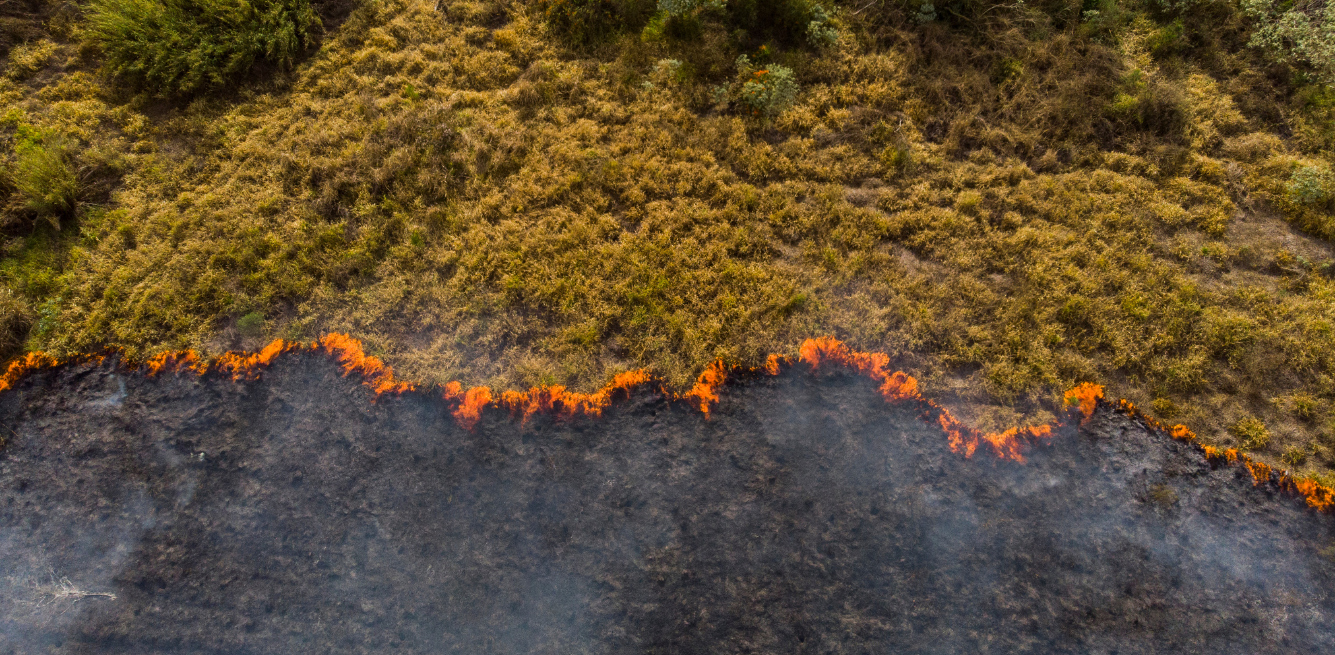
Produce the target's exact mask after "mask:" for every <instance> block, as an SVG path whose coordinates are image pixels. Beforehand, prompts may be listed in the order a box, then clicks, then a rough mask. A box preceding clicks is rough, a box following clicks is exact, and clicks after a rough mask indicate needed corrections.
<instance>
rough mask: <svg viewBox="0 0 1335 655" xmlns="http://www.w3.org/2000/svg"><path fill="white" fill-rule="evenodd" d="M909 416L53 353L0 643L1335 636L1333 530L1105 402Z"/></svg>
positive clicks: (1324, 649) (21, 461)
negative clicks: (1007, 448)
mask: <svg viewBox="0 0 1335 655" xmlns="http://www.w3.org/2000/svg"><path fill="white" fill-rule="evenodd" d="M914 411H915V410H912V409H909V408H906V407H903V406H896V405H891V404H887V403H886V402H884V401H883V400H882V399H881V398H880V397H879V396H878V395H877V393H876V390H875V388H874V386H873V385H872V383H871V382H869V381H867V380H865V379H863V378H859V377H855V376H851V375H847V374H825V375H820V376H818V375H814V374H812V373H809V372H807V371H806V370H791V371H788V372H785V373H783V374H782V375H779V376H777V377H757V378H755V379H751V380H746V381H742V382H739V383H736V384H732V385H730V386H729V387H728V388H726V389H725V390H724V393H723V400H722V403H721V405H720V406H719V407H718V409H717V410H716V411H715V412H714V414H713V415H712V416H711V417H709V418H706V417H704V416H703V415H702V414H701V413H700V412H699V411H697V410H694V409H692V408H690V407H688V406H686V405H684V404H680V403H673V402H669V401H668V400H666V399H665V398H664V397H663V396H662V395H661V394H659V393H657V392H654V391H651V390H643V391H640V392H637V393H636V394H635V395H634V397H633V398H630V399H628V400H623V401H620V402H618V403H616V404H615V405H614V406H613V407H612V408H611V409H609V410H608V411H607V413H606V414H605V415H604V416H603V417H601V418H596V419H588V418H581V419H574V420H556V419H553V418H551V417H546V416H538V417H534V418H532V419H530V420H529V421H528V422H527V424H524V423H522V422H521V421H519V420H517V419H514V418H512V417H510V416H509V415H508V414H506V413H504V412H502V411H499V410H495V411H489V412H488V413H487V414H486V415H485V417H484V420H483V422H482V423H481V425H479V426H478V427H477V428H476V429H475V430H473V431H471V432H470V431H467V430H463V429H461V428H460V427H458V426H457V425H456V424H455V422H454V420H453V419H452V418H451V416H450V413H449V412H450V406H449V405H448V404H447V403H445V402H443V401H441V400H439V399H437V398H434V397H430V396H427V395H424V394H408V395H405V396H402V397H393V398H382V399H380V400H379V401H376V402H374V403H373V402H371V394H370V392H369V391H368V390H367V389H366V387H364V386H362V385H360V384H359V383H358V381H357V380H354V379H347V378H343V377H341V375H340V371H339V369H338V368H337V367H336V365H335V364H334V363H333V362H332V361H330V360H329V359H327V358H325V357H321V356H317V355H293V356H287V357H284V358H282V359H280V360H279V362H278V363H276V364H275V365H274V366H273V367H271V368H269V369H266V370H265V371H264V372H263V374H262V378H261V379H260V380H258V381H252V382H239V383H238V382H233V381H231V380H230V379H225V378H221V377H216V376H205V377H203V378H200V377H198V376H195V375H193V374H185V375H179V376H178V375H163V376H160V377H156V378H146V377H144V376H143V375H142V374H138V373H133V372H126V371H125V370H122V369H119V368H117V367H116V366H114V365H112V364H105V365H102V366H97V367H88V366H70V367H63V368H58V369H54V370H50V371H45V372H41V373H37V374H34V375H31V376H29V377H28V378H26V379H25V380H24V381H22V382H21V383H20V384H19V386H18V387H17V388H16V389H15V390H12V391H10V392H7V393H5V394H3V395H0V421H2V422H3V424H4V425H3V428H0V434H3V435H4V436H5V437H6V439H7V440H8V442H9V443H8V445H7V447H6V448H5V449H4V450H3V451H0V653H29V652H55V653H83V652H97V653H122V652H123V653H373V652H374V653H381V652H430V653H437V652H459V653H529V652H540V653H586V652H587V653H639V652H653V653H706V652H757V653H760V652H804V653H805V652H809V653H834V652H838V653H873V652H874V653H887V652H893V653H1021V652H1033V653H1121V654H1128V653H1331V652H1335V517H1332V516H1330V515H1324V514H1317V513H1314V512H1312V511H1310V510H1308V509H1306V508H1304V507H1303V506H1302V505H1301V503H1300V502H1299V501H1297V500H1295V499H1293V498H1290V497H1287V496H1285V495H1284V494H1282V493H1280V492H1278V491H1276V490H1275V489H1274V488H1272V487H1268V486H1266V485H1262V486H1260V487H1254V486H1253V484H1252V482H1251V479H1250V477H1249V476H1248V474H1247V473H1246V472H1245V471H1244V470H1241V469H1238V468H1235V467H1226V466H1223V467H1213V466H1212V465H1211V464H1209V463H1208V462H1206V460H1205V459H1204V458H1203V457H1202V456H1201V455H1200V454H1198V453H1197V452H1196V451H1195V449H1194V448H1193V447H1191V446H1189V445H1186V444H1183V443H1179V442H1175V441H1173V440H1171V439H1169V438H1167V437H1166V436H1164V435H1163V434H1161V433H1158V432H1155V431H1153V430H1150V429H1148V428H1146V427H1145V426H1144V425H1142V424H1141V423H1139V422H1137V421H1136V420H1135V419H1133V418H1131V417H1128V416H1125V415H1123V414H1120V413H1118V412H1116V411H1113V410H1111V409H1109V408H1107V407H1102V408H1100V410H1099V411H1098V412H1097V413H1096V414H1095V416H1094V417H1093V418H1092V419H1091V420H1090V421H1089V422H1088V423H1087V424H1086V425H1085V426H1083V427H1081V428H1079V429H1078V430H1077V429H1075V428H1067V429H1065V430H1063V431H1062V432H1061V433H1060V434H1059V435H1058V436H1057V437H1056V438H1055V439H1053V440H1052V442H1051V444H1050V445H1047V446H1039V447H1036V448H1034V449H1032V450H1030V451H1029V452H1028V455H1029V461H1028V462H1027V463H1025V464H1018V463H1015V462H1006V461H999V460H996V459H995V458H993V457H991V456H990V455H988V454H986V453H979V454H978V455H975V456H974V457H973V458H972V459H967V460H966V459H964V458H963V457H961V456H959V455H955V454H953V453H951V452H950V451H949V449H948V448H947V445H946V442H945V438H944V436H943V434H942V433H941V431H940V430H939V429H937V428H934V427H933V426H931V425H929V424H927V423H924V422H923V421H921V420H920V419H919V417H918V416H916V415H915V413H914ZM79 592H93V593H108V594H114V595H115V597H114V598H111V597H108V596H82V595H81V594H80V593H79Z"/></svg>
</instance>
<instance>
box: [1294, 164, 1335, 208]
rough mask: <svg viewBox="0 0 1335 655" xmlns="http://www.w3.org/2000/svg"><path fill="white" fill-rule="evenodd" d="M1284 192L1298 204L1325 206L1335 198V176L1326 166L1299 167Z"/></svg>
mask: <svg viewBox="0 0 1335 655" xmlns="http://www.w3.org/2000/svg"><path fill="white" fill-rule="evenodd" d="M1284 191H1285V193H1286V194H1287V195H1288V199H1289V200H1290V201H1292V202H1294V203H1296V204H1299V205H1314V206H1320V205H1324V204H1326V203H1328V202H1330V200H1331V198H1332V197H1335V174H1332V173H1331V171H1330V168H1329V167H1326V166H1299V167H1298V168H1297V169H1295V170H1294V171H1293V175H1291V176H1290V177H1289V183H1288V184H1287V185H1286V186H1285V188H1284Z"/></svg>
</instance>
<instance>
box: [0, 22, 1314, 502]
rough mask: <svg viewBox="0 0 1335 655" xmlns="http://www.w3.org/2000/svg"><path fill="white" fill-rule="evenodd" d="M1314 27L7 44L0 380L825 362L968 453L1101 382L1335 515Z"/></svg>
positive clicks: (723, 25)
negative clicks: (1312, 494) (854, 371)
mask: <svg viewBox="0 0 1335 655" xmlns="http://www.w3.org/2000/svg"><path fill="white" fill-rule="evenodd" d="M1299 4H1301V3H1299ZM1293 6H1294V7H1298V9H1301V10H1302V12H1306V13H1302V12H1300V13H1302V17H1305V18H1304V20H1306V21H1307V22H1305V23H1304V22H1302V21H1299V20H1298V19H1297V18H1296V17H1295V18H1291V19H1290V18H1285V16H1289V15H1290V13H1291V11H1290V9H1291V8H1288V7H1287V6H1280V5H1275V6H1271V5H1266V4H1257V3H1255V2H1250V3H1248V2H1244V3H1243V4H1241V5H1239V4H1235V3H1233V2H1230V1H1227V0H1215V1H1197V2H1168V1H1167V0H1121V1H1120V2H1119V1H1116V0H1101V1H1094V0H1087V1H1086V2H1084V3H1083V4H1082V3H1077V2H1059V1H1055V0H1047V1H1044V2H1034V3H1013V4H1010V3H987V2H968V1H960V2H951V3H942V4H940V5H934V4H931V3H915V2H908V3H904V2H886V1H875V0H864V1H858V2H824V1H822V2H816V1H814V0H812V1H808V0H785V1H782V2H761V1H759V0H727V1H726V2H723V1H717V0H716V1H697V2H691V1H685V0H673V1H670V2H669V1H667V0H664V1H663V2H658V3H656V2H652V1H648V0H532V1H528V0H508V1H507V0H491V1H483V2H466V1H455V0H440V1H439V2H435V1H434V0H432V1H425V0H378V1H373V0H363V1H362V2H360V3H357V4H355V5H335V4H332V3H318V2H317V3H314V4H312V5H309V6H307V5H305V4H304V3H301V2H298V1H297V0H282V1H279V0H273V1H272V2H269V3H267V4H266V3H251V4H248V5H242V4H239V3H237V4H230V3H227V2H222V1H219V2H217V3H216V4H208V3H204V4H200V5H198V6H196V5H194V4H190V3H182V2H177V3H175V4H172V3H163V2H160V1H155V0H135V1H134V2H130V1H129V0H114V1H113V0H98V1H97V2H95V3H93V4H78V3H58V2H53V3H50V4H42V3H41V1H40V0H34V3H33V5H32V6H30V7H26V8H24V9H23V10H22V11H18V10H16V9H14V8H12V7H11V6H10V5H6V6H5V8H3V9H0V12H9V13H5V15H4V21H3V22H0V31H3V32H4V35H3V38H2V39H0V45H3V47H6V48H8V51H7V58H8V64H7V68H6V69H5V74H4V76H3V79H0V104H3V109H0V151H3V153H5V159H4V176H3V180H4V182H3V187H2V193H3V200H2V201H0V202H3V208H4V213H3V218H4V229H5V235H6V237H5V239H6V240H5V242H4V253H3V254H4V257H3V260H2V261H0V281H3V284H4V287H3V289H2V290H0V292H2V293H0V327H3V328H4V329H5V330H7V332H6V334H7V336H6V337H5V340H0V341H3V342H4V343H7V344H9V349H8V351H7V352H8V353H10V354H15V353H18V352H21V351H22V350H24V349H41V350H47V351H51V352H54V353H57V354H67V353H72V352H77V351H87V350H90V349H97V348H100V347H102V346H104V345H113V346H117V347H119V348H122V349H124V350H126V351H127V352H128V353H130V354H131V355H133V356H144V355H147V354H149V353H152V352H155V351H159V350H162V349H168V348H172V349H175V348H197V349H202V350H206V351H210V352H219V351H222V350H226V349H229V348H239V347H255V346H257V345H260V344H262V343H263V341H264V340H266V339H271V338H274V337H282V338H288V339H310V338H313V337H316V336H318V335H319V334H321V333H322V332H325V331H345V332H349V333H352V334H355V335H357V336H359V337H361V338H363V339H365V340H366V342H367V343H368V346H369V347H370V348H372V349H373V350H374V351H375V352H376V354H378V355H380V356H382V357H384V358H386V359H387V360H388V361H389V362H390V363H392V364H393V365H394V366H395V368H396V369H397V370H398V372H399V373H401V374H403V375H404V376H406V377H409V378H414V379H418V380H422V381H428V382H429V381H443V380H452V379H459V380H462V381H464V382H465V383H468V384H489V385H492V386H498V387H524V386H528V385H533V384H565V385H569V386H573V387H578V388H592V387H596V386H598V385H600V384H602V383H603V382H604V381H606V380H607V379H609V378H610V376H612V375H613V374H615V373H616V372H618V371H622V370H625V369H629V368H639V367H648V368H651V369H652V370H654V371H655V372H657V373H658V374H659V375H661V376H662V377H663V378H664V379H665V380H666V381H667V382H668V383H669V384H671V385H685V384H687V383H688V382H689V381H690V380H691V379H692V378H693V377H694V376H695V375H697V374H698V373H699V372H700V370H701V369H702V368H703V367H704V366H705V365H707V364H708V363H709V362H711V361H712V360H714V359H715V358H723V359H724V360H727V361H729V362H733V363H737V364H741V365H757V364H759V363H761V362H763V360H764V357H765V355H766V354H768V353H770V352H791V351H792V350H793V349H794V348H795V347H796V345H797V344H798V343H799V341H800V340H801V339H803V338H805V337H809V336H812V335H819V334H833V335H835V336H838V337H839V338H841V339H844V340H846V341H848V342H849V343H850V344H851V345H853V346H855V347H857V348H860V349H864V350H882V351H885V352H888V353H890V354H891V355H892V356H893V357H895V358H896V365H898V366H900V367H902V368H904V369H905V370H906V371H909V372H910V373H912V374H913V375H915V376H917V377H919V379H920V380H921V381H922V382H923V386H924V387H925V390H926V393H927V394H928V395H932V396H935V397H937V398H940V399H942V400H943V401H944V402H946V403H947V404H949V405H951V406H952V407H953V408H956V409H958V413H959V414H961V415H962V416H964V417H967V418H968V419H970V420H971V421H972V422H974V423H975V424H977V425H979V426H980V427H983V428H996V427H1003V426H1007V425H1011V424H1014V423H1016V422H1020V423H1024V422H1037V421H1044V420H1047V419H1049V418H1051V417H1052V413H1053V412H1054V410H1055V408H1056V403H1057V402H1058V401H1059V399H1060V394H1061V392H1062V391H1063V390H1064V389H1066V388H1068V387H1070V386H1071V385H1073V384H1074V383H1076V382H1080V381H1096V382H1100V383H1103V384H1105V385H1107V386H1108V387H1109V391H1110V394H1111V395H1114V396H1122V397H1127V398H1130V399H1132V400H1133V401H1135V402H1136V403H1137V404H1138V405H1140V406H1141V407H1142V408H1144V409H1145V410H1146V411H1148V412H1150V413H1153V414H1155V415H1157V416H1159V417H1160V418H1162V419H1164V420H1167V421H1173V422H1183V423H1186V424H1188V425H1190V426H1191V427H1192V428H1193V429H1195V430H1196V431H1197V432H1198V433H1200V434H1201V435H1202V436H1203V438H1204V439H1206V440H1207V441H1210V442H1212V443H1216V444H1220V445H1228V446H1238V447H1244V448H1247V449H1249V450H1250V451H1251V452H1252V455H1253V457H1256V458H1258V459H1261V460H1265V461H1269V462H1271V463H1273V464H1275V465H1277V466H1284V467H1287V468H1290V469H1298V470H1299V471H1301V472H1302V473H1303V474H1305V475H1318V476H1321V475H1324V476H1327V478H1326V479H1327V481H1328V482H1335V478H1331V477H1329V476H1330V475H1331V474H1330V471H1331V470H1332V466H1335V406H1333V405H1332V403H1333V402H1335V385H1333V384H1332V378H1331V376H1332V375H1335V280H1332V273H1333V272H1335V271H1332V267H1331V261H1332V260H1331V257H1332V249H1331V248H1332V247H1331V240H1332V239H1335V174H1333V173H1332V162H1335V90H1332V88H1331V87H1330V86H1328V82H1329V76H1328V71H1327V70H1326V69H1324V68H1323V66H1324V65H1326V64H1328V60H1323V59H1320V58H1319V57H1315V56H1313V55H1311V53H1319V52H1321V50H1320V48H1321V47H1326V46H1328V45H1329V44H1326V43H1325V42H1323V41H1321V40H1320V39H1321V38H1322V35H1323V34H1326V35H1328V34H1329V30H1328V29H1327V28H1326V27H1323V26H1325V25H1326V24H1327V23H1323V22H1322V21H1323V20H1325V19H1324V18H1323V17H1324V16H1326V15H1327V14H1325V13H1321V12H1328V11H1329V10H1328V9H1327V8H1326V7H1325V5H1324V4H1322V5H1319V6H1318V5H1312V4H1311V3H1308V4H1303V5H1301V6H1299V5H1297V4H1296V5H1293ZM192 7H193V8H195V10H191V9H190V8H192ZM116 12H121V13H119V14H118V13H116ZM126 12H130V13H126ZM133 12H141V13H143V14H144V15H152V16H156V17H158V18H157V19H155V20H160V21H165V23H164V25H165V27H163V28H162V29H164V30H167V31H170V30H178V32H179V33H180V34H186V35H189V34H195V33H196V32H190V31H189V30H186V31H183V32H182V31H179V30H180V29H181V28H182V26H185V27H189V26H192V25H195V24H196V23H197V22H200V24H202V22H207V21H211V20H215V19H216V20H219V21H222V23H225V24H226V25H228V26H232V27H229V29H233V28H234V29H235V31H233V32H225V31H217V30H214V31H210V32H209V38H210V39H215V40H213V41H207V42H206V41H202V40H201V41H196V42H191V43H188V44H185V45H182V46H181V47H179V48H173V49H170V50H161V51H156V50H151V49H152V48H161V45H160V44H159V43H158V42H156V41H152V40H151V39H148V38H147V37H144V38H143V39H141V40H139V41H135V39H136V38H140V36H137V35H142V34H143V30H146V29H150V26H151V25H150V23H145V22H132V23H118V22H116V21H115V20H112V18H114V17H116V16H129V15H137V14H133ZM228 12H242V14H240V16H241V17H239V18H237V17H232V18H218V17H219V16H223V17H227V16H232V14H229V13H228ZM245 12H249V13H245ZM1286 12H1288V13H1286ZM109 17H110V18H109ZM116 20H119V19H116ZM172 21H176V22H175V23H172ZM191 21H194V22H191ZM1284 21H1288V22H1284ZM1327 22H1328V21H1327ZM1300 28H1301V29H1308V28H1310V30H1309V31H1308V32H1302V34H1306V35H1308V36H1307V37H1303V39H1298V38H1296V37H1294V36H1293V35H1294V34H1298V32H1294V31H1293V30H1298V29H1300ZM1323 29H1326V30H1327V31H1325V32H1323V31H1322V30H1323ZM118 30H119V31H118ZM1285 30H1288V31H1285ZM173 33H177V32H173ZM247 35H249V36H247ZM1276 35H1278V36H1276ZM1312 35H1315V36H1312ZM1308 37H1310V38H1308ZM182 38H185V37H182ZM1304 39H1306V40H1304ZM1323 44H1325V45H1323ZM146 48H147V49H149V50H145V49H146ZM201 53H203V54H201ZM210 53H211V54H210ZM205 54H207V55H208V56H205ZM0 345H3V344H0ZM1281 458H1282V462H1281Z"/></svg>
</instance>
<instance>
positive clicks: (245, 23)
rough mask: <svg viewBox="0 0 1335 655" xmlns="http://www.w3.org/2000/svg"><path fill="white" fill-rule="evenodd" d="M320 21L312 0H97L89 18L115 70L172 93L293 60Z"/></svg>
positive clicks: (231, 79)
mask: <svg viewBox="0 0 1335 655" xmlns="http://www.w3.org/2000/svg"><path fill="white" fill-rule="evenodd" d="M319 25H320V22H319V19H318V18H316V16H315V12H314V10H312V9H311V5H310V2H309V0H253V1H252V2H246V1H245V0H93V3H92V5H91V6H90V7H89V16H88V30H89V35H90V37H91V38H92V40H93V41H94V42H95V43H96V44H97V45H98V46H100V47H101V49H102V51H103V52H104V53H105V54H106V57H107V66H108V67H109V68H110V70H111V71H112V72H113V73H115V74H117V75H120V76H122V77H124V78H126V79H129V80H132V81H134V82H135V83H138V84H141V85H143V86H144V87H146V88H148V89H151V90H153V91H155V92H157V93H159V94H161V95H166V96H173V95H188V94H192V93H196V92H200V91H207V90H210V89H216V88H219V87H223V86H226V85H228V84H231V83H233V82H235V81H237V80H238V79H240V78H241V77H242V76H243V75H245V74H246V73H247V72H249V71H250V70H251V69H252V68H253V67H254V66H255V65H256V64H258V63H261V62H263V63H265V64H268V65H271V66H280V67H287V66H291V65H292V62H293V61H294V60H295V59H296V57H297V55H298V54H299V53H300V52H301V51H302V50H303V49H304V48H305V47H306V46H308V45H310V44H311V42H312V41H313V39H314V38H315V33H316V30H317V29H318V27H319Z"/></svg>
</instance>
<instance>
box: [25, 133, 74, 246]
mask: <svg viewBox="0 0 1335 655" xmlns="http://www.w3.org/2000/svg"><path fill="white" fill-rule="evenodd" d="M10 175H11V181H12V183H13V185H14V189H15V190H16V191H18V194H19V197H20V198H22V200H23V206H24V208H25V209H27V210H28V211H30V212H33V213H35V214H37V216H38V217H40V218H43V219H46V220H47V221H49V222H50V223H51V224H52V225H53V226H55V227H56V228H57V229H59V227H60V217H61V216H62V215H64V214H68V213H69V212H70V211H71V210H72V209H74V201H75V198H76V197H77V196H78V194H79V183H78V179H77V178H76V177H75V175H74V168H73V167H72V166H70V162H69V147H68V145H67V143H66V142H65V140H64V139H63V138H61V137H60V136H58V135H55V134H49V133H47V134H43V133H38V132H35V131H29V130H20V133H19V138H18V143H17V145H16V146H15V148H14V166H13V168H12V169H11V171H10Z"/></svg>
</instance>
